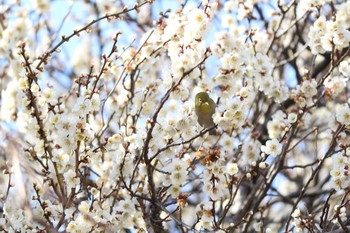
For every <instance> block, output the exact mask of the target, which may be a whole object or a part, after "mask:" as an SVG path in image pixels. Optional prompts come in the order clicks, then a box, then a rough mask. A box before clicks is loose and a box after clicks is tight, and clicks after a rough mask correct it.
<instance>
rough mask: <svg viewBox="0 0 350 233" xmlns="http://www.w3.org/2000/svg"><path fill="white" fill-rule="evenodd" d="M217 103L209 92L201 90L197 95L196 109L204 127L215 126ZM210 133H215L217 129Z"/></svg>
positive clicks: (199, 121)
mask: <svg viewBox="0 0 350 233" xmlns="http://www.w3.org/2000/svg"><path fill="white" fill-rule="evenodd" d="M215 108H216V103H215V102H214V100H212V99H211V98H210V97H209V95H208V93H206V92H199V93H198V94H197V95H196V97H195V111H196V115H197V118H198V123H199V124H200V125H201V126H202V127H204V128H207V129H209V128H212V127H214V126H215V123H214V121H213V114H214V113H215ZM209 134H210V135H215V134H216V131H215V129H211V130H210V131H209Z"/></svg>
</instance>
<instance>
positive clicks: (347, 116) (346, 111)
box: [336, 105, 350, 125]
mask: <svg viewBox="0 0 350 233" xmlns="http://www.w3.org/2000/svg"><path fill="white" fill-rule="evenodd" d="M336 118H337V120H338V121H339V122H340V123H341V124H344V125H350V108H349V106H347V105H343V106H341V107H339V108H338V110H337V111H336Z"/></svg>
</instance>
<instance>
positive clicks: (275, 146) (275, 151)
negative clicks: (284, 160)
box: [261, 138, 282, 157]
mask: <svg viewBox="0 0 350 233" xmlns="http://www.w3.org/2000/svg"><path fill="white" fill-rule="evenodd" d="M261 151H262V152H264V153H265V154H268V155H271V156H273V157H276V156H277V155H279V154H280V153H281V152H282V144H281V143H279V141H278V140H277V139H275V138H274V139H271V140H269V141H267V142H266V146H261Z"/></svg>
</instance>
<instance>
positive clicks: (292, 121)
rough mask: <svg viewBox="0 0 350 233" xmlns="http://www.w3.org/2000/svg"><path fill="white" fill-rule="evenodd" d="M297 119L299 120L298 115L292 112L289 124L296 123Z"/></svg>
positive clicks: (289, 116)
mask: <svg viewBox="0 0 350 233" xmlns="http://www.w3.org/2000/svg"><path fill="white" fill-rule="evenodd" d="M297 119H298V115H297V114H296V113H294V112H291V113H289V114H288V122H289V123H294V122H296V121H297Z"/></svg>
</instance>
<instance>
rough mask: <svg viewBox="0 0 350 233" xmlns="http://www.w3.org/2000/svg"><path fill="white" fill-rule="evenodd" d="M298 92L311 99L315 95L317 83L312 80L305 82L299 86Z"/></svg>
mask: <svg viewBox="0 0 350 233" xmlns="http://www.w3.org/2000/svg"><path fill="white" fill-rule="evenodd" d="M300 90H301V91H302V92H303V94H304V96H305V97H306V98H311V97H313V96H314V95H316V94H317V82H316V80H314V79H311V80H305V81H304V82H303V83H302V84H301V88H300Z"/></svg>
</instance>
